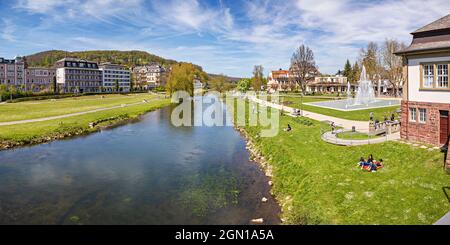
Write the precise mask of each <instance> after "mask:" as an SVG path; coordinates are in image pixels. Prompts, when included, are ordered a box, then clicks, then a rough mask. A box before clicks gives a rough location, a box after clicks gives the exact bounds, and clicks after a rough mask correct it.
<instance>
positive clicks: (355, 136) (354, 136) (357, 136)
mask: <svg viewBox="0 0 450 245" xmlns="http://www.w3.org/2000/svg"><path fill="white" fill-rule="evenodd" d="M336 137H338V138H339V139H350V140H366V139H369V135H368V134H365V133H359V132H349V131H347V132H342V133H338V134H337V135H336ZM370 138H371V139H373V138H376V137H370Z"/></svg>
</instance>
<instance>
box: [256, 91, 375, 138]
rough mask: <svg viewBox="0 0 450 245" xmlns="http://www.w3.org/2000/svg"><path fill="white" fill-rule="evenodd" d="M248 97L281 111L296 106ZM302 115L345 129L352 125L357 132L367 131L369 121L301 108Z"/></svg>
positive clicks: (289, 111)
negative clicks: (343, 117) (354, 119)
mask: <svg viewBox="0 0 450 245" xmlns="http://www.w3.org/2000/svg"><path fill="white" fill-rule="evenodd" d="M248 99H250V100H252V101H254V102H256V103H258V104H261V105H265V106H270V107H273V108H275V109H278V110H281V111H284V112H287V113H293V112H294V110H297V109H296V108H295V109H294V108H292V107H289V106H284V105H280V104H276V103H271V102H268V101H265V100H261V99H258V98H255V97H249V98H248ZM303 116H304V117H308V118H311V119H314V120H316V121H321V122H323V121H329V122H334V123H335V124H336V126H338V127H342V128H344V129H345V130H352V127H353V126H354V127H355V129H356V131H358V132H361V133H369V121H353V120H347V119H342V118H337V117H332V116H326V115H322V114H319V113H314V112H310V111H305V110H303Z"/></svg>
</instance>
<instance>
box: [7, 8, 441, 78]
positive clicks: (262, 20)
mask: <svg viewBox="0 0 450 245" xmlns="http://www.w3.org/2000/svg"><path fill="white" fill-rule="evenodd" d="M0 13H1V14H0V42H1V45H0V57H5V58H12V57H14V56H16V55H27V54H32V53H35V52H39V51H45V50H49V49H60V50H68V51H79V50H99V49H108V50H144V51H148V52H150V53H153V54H156V55H160V56H163V57H165V58H170V59H176V60H180V61H188V62H193V63H195V64H198V65H201V66H202V67H203V68H204V69H205V70H206V71H207V72H211V73H224V74H227V75H232V76H240V77H247V76H250V75H251V72H252V69H253V66H254V65H263V66H264V68H265V73H268V72H269V71H270V70H272V69H278V68H287V67H288V66H289V60H290V57H291V55H292V53H293V51H294V50H295V48H296V47H298V46H299V45H300V44H306V45H308V46H310V47H311V48H312V49H313V51H314V53H315V56H316V63H317V65H318V66H319V69H320V71H321V72H323V73H335V72H336V71H337V70H338V69H342V66H343V64H344V62H345V61H346V59H347V58H348V59H350V60H351V61H352V62H353V61H355V59H356V58H357V56H358V51H359V49H360V48H361V47H363V46H365V45H366V44H367V42H369V41H375V42H379V43H381V42H383V41H384V40H385V39H386V38H395V39H398V40H400V41H403V42H405V43H407V44H409V42H410V41H411V36H410V35H409V33H410V32H412V31H414V30H415V29H418V28H419V27H421V26H423V25H425V24H427V23H429V22H431V21H434V20H436V19H438V18H440V17H442V16H444V15H446V14H449V13H450V0H433V1H426V2H425V1H422V0H396V1H387V0H386V1H381V0H378V1H351V0H342V1H339V0H285V1H283V0H279V1H239V0H222V1H220V0H214V1H196V0H161V1H159V0H152V1H148V0H65V1H64V0H17V1H5V0H1V1H0Z"/></svg>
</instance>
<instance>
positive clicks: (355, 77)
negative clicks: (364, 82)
mask: <svg viewBox="0 0 450 245" xmlns="http://www.w3.org/2000/svg"><path fill="white" fill-rule="evenodd" d="M360 76H361V68H360V67H359V65H358V62H355V64H353V67H352V76H351V77H352V80H350V83H356V82H357V81H358V80H359V77H360Z"/></svg>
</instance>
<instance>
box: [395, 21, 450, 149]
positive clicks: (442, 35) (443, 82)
mask: <svg viewBox="0 0 450 245" xmlns="http://www.w3.org/2000/svg"><path fill="white" fill-rule="evenodd" d="M412 35H413V40H412V43H411V45H410V46H409V47H408V48H406V49H404V50H401V51H400V52H397V55H401V56H403V64H404V65H403V72H404V77H405V78H406V83H405V85H404V86H403V100H402V107H401V108H402V116H401V121H402V126H401V137H402V138H403V139H406V140H411V141H420V142H425V143H428V144H432V145H436V146H441V145H444V144H448V139H449V137H450V115H449V111H450V83H449V66H450V15H447V16H445V17H443V18H441V19H439V20H437V21H435V22H433V23H431V24H428V25H426V26H424V27H422V28H420V29H418V30H417V31H415V32H413V33H412Z"/></svg>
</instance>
